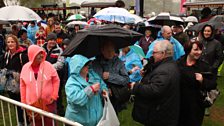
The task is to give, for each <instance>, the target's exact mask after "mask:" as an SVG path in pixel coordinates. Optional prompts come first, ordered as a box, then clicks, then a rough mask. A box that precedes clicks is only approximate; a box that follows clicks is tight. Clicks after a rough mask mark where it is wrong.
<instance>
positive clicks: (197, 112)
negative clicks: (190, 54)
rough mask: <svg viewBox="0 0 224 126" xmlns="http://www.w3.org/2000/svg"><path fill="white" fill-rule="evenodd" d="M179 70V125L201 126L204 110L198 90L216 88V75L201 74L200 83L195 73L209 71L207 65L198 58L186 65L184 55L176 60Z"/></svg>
mask: <svg viewBox="0 0 224 126" xmlns="http://www.w3.org/2000/svg"><path fill="white" fill-rule="evenodd" d="M178 65H179V69H180V72H181V80H180V84H181V85H180V89H181V105H180V121H179V126H201V124H202V121H203V117H204V110H205V108H204V107H203V104H202V100H203V97H202V95H201V94H200V90H209V89H214V88H216V76H215V75H214V74H211V75H205V74H204V75H203V74H202V75H203V83H202V84H200V83H199V82H198V81H197V80H196V78H195V73H202V72H204V73H205V72H209V70H210V69H209V65H208V64H207V63H205V62H203V61H201V60H198V61H197V62H196V64H195V65H193V66H187V65H186V56H185V57H182V58H181V59H180V60H179V61H178Z"/></svg>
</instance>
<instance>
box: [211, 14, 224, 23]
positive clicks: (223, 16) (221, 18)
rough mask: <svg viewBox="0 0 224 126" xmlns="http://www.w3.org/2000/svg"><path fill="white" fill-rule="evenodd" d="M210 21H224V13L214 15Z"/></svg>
mask: <svg viewBox="0 0 224 126" xmlns="http://www.w3.org/2000/svg"><path fill="white" fill-rule="evenodd" d="M209 21H210V22H224V15H216V16H214V17H212V18H211V19H210V20H209Z"/></svg>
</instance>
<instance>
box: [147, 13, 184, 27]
mask: <svg viewBox="0 0 224 126" xmlns="http://www.w3.org/2000/svg"><path fill="white" fill-rule="evenodd" d="M147 21H148V22H149V23H150V24H156V25H162V26H163V25H169V26H172V25H180V24H183V23H184V21H183V19H182V18H181V17H178V16H174V15H170V13H164V12H163V13H160V14H158V15H157V16H155V17H152V18H149V19H148V20H147Z"/></svg>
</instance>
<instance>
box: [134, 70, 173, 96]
mask: <svg viewBox="0 0 224 126" xmlns="http://www.w3.org/2000/svg"><path fill="white" fill-rule="evenodd" d="M169 79H170V77H169V74H168V73H167V72H165V71H161V72H158V73H155V74H154V75H153V76H152V78H151V81H150V84H140V83H136V84H135V85H134V87H133V90H132V93H133V94H135V95H138V96H140V97H145V98H159V97H160V96H162V94H163V93H164V92H165V90H166V89H167V88H168V86H169V83H170V80H169Z"/></svg>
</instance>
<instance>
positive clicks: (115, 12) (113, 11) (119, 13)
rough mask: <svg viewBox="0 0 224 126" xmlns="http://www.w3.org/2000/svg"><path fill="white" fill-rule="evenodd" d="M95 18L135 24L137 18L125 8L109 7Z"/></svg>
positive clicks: (99, 12)
mask: <svg viewBox="0 0 224 126" xmlns="http://www.w3.org/2000/svg"><path fill="white" fill-rule="evenodd" d="M93 17H95V18H97V19H100V20H105V21H110V22H118V23H129V22H134V21H135V18H134V17H133V16H132V15H131V14H130V13H129V12H128V11H127V10H126V9H124V8H118V7H108V8H104V9H102V10H100V11H98V12H97V13H96V14H95V15H94V16H93Z"/></svg>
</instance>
